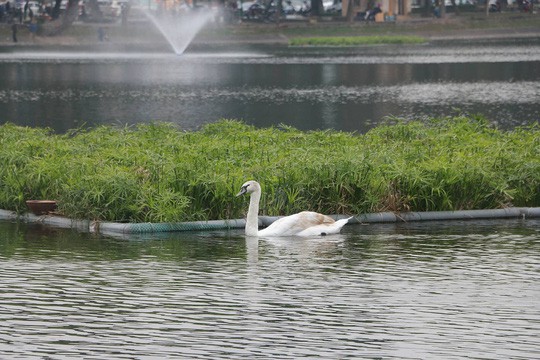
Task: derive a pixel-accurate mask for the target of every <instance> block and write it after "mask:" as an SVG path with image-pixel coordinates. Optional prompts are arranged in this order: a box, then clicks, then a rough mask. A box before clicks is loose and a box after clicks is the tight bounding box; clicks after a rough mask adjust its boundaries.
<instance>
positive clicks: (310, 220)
mask: <svg viewBox="0 0 540 360" xmlns="http://www.w3.org/2000/svg"><path fill="white" fill-rule="evenodd" d="M244 194H249V195H250V201H249V209H248V214H247V218H246V235H247V236H266V237H274V236H304V237H305V236H320V235H330V234H337V233H339V232H340V230H341V228H342V227H343V226H344V225H345V224H346V223H347V222H348V221H349V219H351V218H348V219H341V220H338V221H335V220H334V219H332V218H331V217H329V216H326V215H323V214H319V213H316V212H312V211H302V212H300V213H298V214H294V215H290V216H286V217H283V218H280V219H278V220H276V221H274V222H273V223H272V224H270V226H268V227H267V228H265V229H262V230H259V201H260V200H261V186H260V185H259V183H258V182H256V181H253V180H251V181H248V182H246V183H244V185H242V189H241V190H240V192H239V193H238V195H236V196H240V195H244Z"/></svg>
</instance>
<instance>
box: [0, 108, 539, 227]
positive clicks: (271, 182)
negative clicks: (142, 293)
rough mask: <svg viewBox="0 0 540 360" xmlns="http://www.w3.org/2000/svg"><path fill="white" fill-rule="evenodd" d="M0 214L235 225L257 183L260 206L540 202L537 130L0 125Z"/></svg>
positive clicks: (440, 122) (427, 125)
mask: <svg viewBox="0 0 540 360" xmlns="http://www.w3.org/2000/svg"><path fill="white" fill-rule="evenodd" d="M0 147H1V148H2V151H0V208H4V209H10V210H15V211H18V212H24V211H26V205H25V200H28V199H55V200H57V201H58V203H59V211H60V212H61V213H63V214H64V215H66V216H69V217H75V218H91V219H100V220H109V221H133V222H140V221H151V222H158V221H188V220H203V219H226V218H240V217H242V216H243V215H244V211H245V208H246V204H245V203H244V201H245V200H243V199H237V198H235V197H234V195H235V194H236V192H237V191H238V189H239V187H240V185H241V184H242V183H244V182H245V181H246V180H248V179H257V180H258V181H259V182H260V183H261V184H262V186H263V188H264V194H263V197H262V199H261V211H262V213H263V214H268V215H283V214H290V213H294V212H298V211H301V210H305V209H308V210H313V211H317V212H322V213H329V214H331V213H340V214H341V213H348V214H359V213H364V212H374V211H408V210H413V211H425V210H458V209H481V208H501V207H507V206H540V127H539V126H538V125H533V126H529V127H521V128H517V129H515V130H512V131H503V130H499V129H497V128H494V127H492V126H490V125H489V123H488V121H486V120H485V119H483V118H481V117H454V118H442V119H432V120H429V121H424V122H420V121H412V122H404V121H400V120H395V121H394V122H393V123H392V124H388V125H383V126H378V127H376V128H374V129H373V130H371V131H369V132H368V133H366V134H352V133H346V132H338V131H330V130H325V131H310V132H303V131H299V130H297V129H294V128H291V127H288V126H278V127H272V128H264V129H258V128H255V127H253V126H249V125H246V124H244V123H241V122H239V121H234V120H222V121H220V122H217V123H214V124H210V125H207V126H205V127H203V128H202V129H201V130H199V131H182V130H181V129H178V128H177V127H176V126H174V125H171V124H165V123H155V124H146V125H137V126H132V127H112V126H100V127H96V128H93V129H77V130H73V131H71V132H69V133H67V134H61V135H59V134H53V133H52V132H51V131H50V130H47V129H40V128H27V127H19V126H15V125H12V124H6V125H2V126H0Z"/></svg>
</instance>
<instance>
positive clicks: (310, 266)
mask: <svg viewBox="0 0 540 360" xmlns="http://www.w3.org/2000/svg"><path fill="white" fill-rule="evenodd" d="M0 284H1V286H0V357H1V358H3V359H15V358H24V359H32V358H35V359H75V358H84V359H157V358H159V359H162V358H197V359H254V358H261V359H298V358H303V357H305V358H317V357H320V358H325V359H347V358H349V359H361V358H368V359H504V360H507V359H538V358H540V311H539V309H540V220H497V221H483V222H479V221H475V222H448V223H442V222H434V223H424V224H420V223H416V224H415V223H409V224H391V225H373V224H372V225H350V226H346V227H345V228H344V230H343V233H342V234H341V235H336V236H329V237H325V238H319V239H306V240H299V239H282V240H273V241H266V240H260V241H251V240H246V238H244V236H243V235H242V232H241V231H234V232H231V233H227V232H214V233H210V234H209V233H178V234H168V235H160V236H158V235H156V236H154V237H153V238H152V237H151V238H145V239H144V238H137V237H133V238H124V239H115V238H107V237H99V236H95V235H90V234H84V233H77V232H72V231H67V230H59V229H50V228H42V227H40V226H33V225H24V224H13V223H8V222H0Z"/></svg>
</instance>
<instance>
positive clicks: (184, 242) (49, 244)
mask: <svg viewBox="0 0 540 360" xmlns="http://www.w3.org/2000/svg"><path fill="white" fill-rule="evenodd" d="M131 239H132V240H134V241H125V239H118V240H117V239H111V238H107V237H101V236H97V235H93V234H88V233H80V232H76V231H73V230H66V229H55V228H49V227H42V226H40V225H28V224H20V223H19V224H13V223H7V222H2V221H0V259H1V258H2V257H4V258H11V257H13V256H14V255H16V254H18V255H22V256H24V257H27V258H37V259H48V258H58V257H61V258H69V259H79V260H81V261H102V260H124V259H129V260H136V259H141V258H155V259H156V260H167V261H180V260H190V259H197V260H216V259H220V258H225V259H230V258H234V257H238V258H244V257H245V256H246V246H245V241H244V239H243V238H238V239H231V238H228V237H223V236H208V234H205V236H199V235H197V234H195V233H179V234H178V233H177V234H172V233H170V234H162V235H161V236H159V237H158V236H156V238H154V239H149V238H148V237H147V238H141V239H139V240H137V239H136V238H135V237H134V238H131Z"/></svg>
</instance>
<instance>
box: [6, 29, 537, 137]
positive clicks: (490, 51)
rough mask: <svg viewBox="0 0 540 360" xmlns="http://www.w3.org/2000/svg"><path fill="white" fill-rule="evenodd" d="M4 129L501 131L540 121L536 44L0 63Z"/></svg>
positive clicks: (64, 57)
mask: <svg viewBox="0 0 540 360" xmlns="http://www.w3.org/2000/svg"><path fill="white" fill-rule="evenodd" d="M0 64H1V65H2V69H3V71H2V72H1V73H0V80H1V81H0V113H1V114H2V117H1V118H0V123H3V122H7V121H10V122H14V123H17V124H22V125H31V126H49V127H52V128H53V129H56V130H57V131H60V132H62V131H66V130H69V129H72V128H74V127H79V126H81V125H83V124H86V125H90V126H91V125H96V124H103V123H122V124H126V123H127V124H133V123H138V122H148V121H154V120H161V121H170V122H175V123H178V124H180V125H181V126H182V127H183V128H186V129H195V128H198V127H199V126H200V125H201V124H205V123H209V122H214V121H216V120H218V119H221V118H236V119H243V120H245V121H247V122H249V123H252V124H255V125H258V126H271V125H276V124H280V123H285V124H288V125H292V126H295V127H297V128H300V129H316V128H317V129H320V128H333V129H338V130H347V131H359V132H365V131H367V130H369V129H370V128H372V127H373V126H375V125H377V124H379V123H381V122H384V121H386V119H387V118H388V117H393V116H397V117H403V118H406V119H418V118H424V117H438V116H449V115H456V114H460V113H474V114H477V113H481V114H484V115H486V116H487V117H488V119H490V120H491V121H492V122H494V123H496V124H497V125H499V126H500V127H503V128H513V127H515V126H518V125H524V124H531V123H534V122H538V121H539V119H540V96H538V94H540V43H539V42H538V40H537V39H536V40H535V39H531V40H528V41H522V42H517V41H515V42H512V43H508V42H502V43H497V42H487V43H479V42H476V43H466V42H464V43H453V44H448V43H432V44H427V45H415V46H372V47H360V48H345V49H339V48H337V49H336V48H283V47H265V48H257V49H256V50H255V49H244V50H243V51H230V52H217V53H216V52H208V53H197V52H191V53H189V52H188V53H187V54H186V55H184V56H175V55H172V54H167V53H161V54H160V53H154V54H149V53H89V52H33V51H25V52H22V51H19V52H11V53H10V52H4V53H0Z"/></svg>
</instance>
